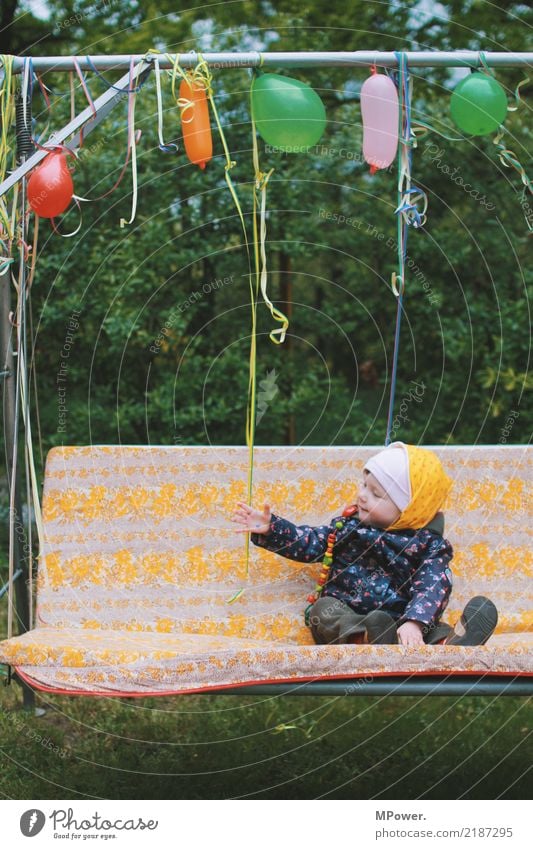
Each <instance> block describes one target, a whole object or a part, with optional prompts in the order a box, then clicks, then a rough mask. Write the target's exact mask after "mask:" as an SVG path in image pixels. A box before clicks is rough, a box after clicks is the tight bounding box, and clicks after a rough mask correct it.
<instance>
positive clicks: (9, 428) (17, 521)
mask: <svg viewBox="0 0 533 849" xmlns="http://www.w3.org/2000/svg"><path fill="white" fill-rule="evenodd" d="M16 124H17V127H16V130H17V161H18V162H19V163H23V162H24V160H25V159H26V157H27V156H28V154H29V153H31V151H32V150H33V145H32V144H31V102H29V101H28V102H27V103H26V122H25V121H24V110H23V100H22V96H20V95H18V96H17V98H16ZM25 192H26V180H25V179H23V180H22V185H21V208H22V210H23V213H22V217H23V215H24V208H25V202H26V199H25ZM20 257H21V259H20V262H21V266H22V273H23V274H24V272H25V269H24V267H23V266H24V251H23V249H22V248H20ZM0 287H1V288H0V354H1V356H2V365H3V369H4V372H5V376H4V396H3V419H4V443H5V454H6V471H7V478H8V483H9V489H10V492H11V489H12V488H13V489H14V492H13V505H14V507H13V514H11V511H10V518H9V524H10V534H11V535H12V537H13V554H14V558H13V566H14V575H13V579H14V583H15V585H14V589H15V600H16V612H17V626H18V632H19V634H20V633H24V632H25V631H27V630H28V629H29V627H30V608H29V599H28V581H29V580H31V568H32V553H31V552H28V554H27V555H25V553H24V540H25V535H24V521H23V513H22V499H21V486H20V474H19V468H20V467H19V466H18V464H15V462H14V458H15V456H16V453H17V449H18V439H19V428H18V420H19V411H18V409H17V407H18V399H17V385H16V364H15V355H14V351H13V336H14V328H13V326H12V324H11V321H10V313H11V275H10V271H9V269H8V270H7V272H6V273H5V274H4V275H2V277H0ZM21 297H23V298H24V297H25V291H23V292H22V293H21ZM23 312H24V310H23ZM21 331H22V337H21V338H22V340H24V334H25V328H24V327H21ZM18 355H20V352H18ZM27 507H28V511H29V510H30V505H27ZM28 518H29V520H31V519H30V514H29V517H28ZM15 576H16V577H17V580H15ZM22 694H23V705H24V708H25V709H26V710H33V708H34V707H35V696H34V693H33V690H32V689H31V687H29V686H28V685H27V684H26V683H25V682H22Z"/></svg>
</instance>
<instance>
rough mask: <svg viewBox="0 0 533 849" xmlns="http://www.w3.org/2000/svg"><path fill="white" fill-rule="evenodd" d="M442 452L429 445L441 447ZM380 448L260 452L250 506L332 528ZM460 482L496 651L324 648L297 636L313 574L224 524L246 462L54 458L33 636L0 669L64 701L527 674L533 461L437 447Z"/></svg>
mask: <svg viewBox="0 0 533 849" xmlns="http://www.w3.org/2000/svg"><path fill="white" fill-rule="evenodd" d="M430 447H431V446H430ZM377 450H379V448H377V447H369V448H350V447H327V448H321V447H287V446H277V447H272V448H271V447H261V446H260V447H256V448H255V449H254V496H253V503H254V504H255V505H258V506H261V505H262V504H263V503H265V502H267V503H268V504H270V505H271V507H272V509H273V510H274V512H276V513H277V514H278V515H282V516H286V517H287V518H290V519H291V520H292V521H294V522H296V523H297V524H300V523H307V524H323V523H324V522H327V521H329V519H330V518H331V517H332V516H334V515H337V514H339V513H340V512H342V509H343V507H344V506H345V505H346V504H348V503H353V501H354V499H355V497H356V493H357V483H358V480H359V478H360V476H361V472H362V468H363V465H364V463H365V461H366V459H367V458H368V457H370V456H371V455H372V454H374V453H376V451H377ZM434 450H436V452H437V454H438V455H439V456H440V458H441V460H442V461H443V464H444V466H445V468H446V471H447V472H448V474H450V476H451V477H452V478H453V479H454V481H455V485H454V488H453V490H452V493H451V494H450V496H449V499H448V503H447V504H446V505H445V507H444V511H445V515H446V529H445V536H446V537H447V538H448V539H449V540H450V541H451V543H452V545H453V547H454V550H455V556H454V559H453V561H452V564H451V565H452V572H453V575H454V588H453V592H452V596H451V599H450V602H449V605H448V608H447V610H446V612H445V615H444V619H445V620H446V621H448V622H450V623H452V624H453V623H455V622H456V621H457V619H458V618H459V616H460V614H461V611H462V609H463V607H464V604H465V603H466V601H468V599H469V598H470V597H471V596H473V595H480V594H481V595H488V596H489V597H490V598H491V599H492V600H493V601H494V602H495V604H496V606H497V607H498V610H499V623H498V628H497V630H496V633H495V635H494V636H493V637H492V638H491V639H490V640H489V642H488V643H487V644H486V645H485V646H479V647H472V648H464V647H459V646H423V647H419V648H416V649H414V648H407V647H403V646H370V645H349V646H315V645H314V644H313V640H312V638H311V635H310V632H309V630H308V629H307V628H306V627H305V625H304V622H303V610H304V608H305V606H306V596H307V594H308V593H309V591H310V590H311V589H312V587H313V586H314V582H315V578H316V576H317V572H318V568H319V567H318V565H317V564H302V563H296V562H294V561H289V560H286V559H284V558H281V557H278V556H276V555H275V554H272V553H270V552H268V551H265V550H264V549H260V548H255V547H254V546H252V545H250V546H249V551H248V554H249V561H248V562H247V546H246V539H245V536H244V535H243V534H238V533H236V532H235V526H234V525H233V524H232V523H231V522H230V521H229V516H230V514H231V513H232V512H233V509H234V507H235V503H236V502H237V501H240V500H246V491H247V475H248V449H247V448H245V447H220V446H211V447H201V446H182V447H145V446H129V447H128V446H91V447H62V448H55V449H53V450H52V451H51V452H50V453H49V455H48V458H47V464H46V474H45V487H44V497H43V522H44V533H45V539H44V544H43V548H42V551H41V556H40V561H39V572H38V588H37V613H36V618H37V627H36V628H34V629H33V630H32V631H30V632H29V633H27V634H24V635H22V636H19V637H14V638H12V639H11V640H8V641H4V642H3V643H0V662H3V663H9V664H10V665H12V666H14V667H16V668H17V670H18V671H19V672H20V674H21V676H24V677H26V678H27V679H28V680H31V682H32V683H33V684H34V685H35V686H41V687H45V688H50V689H56V690H64V691H68V692H86V693H90V692H92V693H99V692H102V693H121V692H124V693H128V694H147V693H152V692H153V693H163V692H186V691H191V690H202V689H210V688H217V687H224V686H231V685H236V684H249V683H253V682H259V681H261V682H264V681H294V680H316V679H321V678H323V679H324V678H350V677H352V678H356V677H360V676H368V675H386V674H389V675H390V674H397V675H405V674H424V675H427V674H449V673H450V672H456V673H469V674H477V673H479V674H484V675H485V674H494V675H502V674H514V675H531V674H533V664H532V654H531V647H532V643H533V621H532V616H531V609H532V604H531V590H530V585H531V582H530V577H531V546H530V538H529V534H530V532H529V527H530V525H531V517H530V515H529V514H530V513H531V498H530V497H528V491H527V490H528V484H529V481H530V480H531V473H530V466H529V465H528V464H529V463H530V459H531V453H530V451H529V450H528V449H527V448H525V447H524V446H494V447H491V446H489V447H487V446H480V447H470V446H468V447H467V446H464V447H446V448H436V449H434Z"/></svg>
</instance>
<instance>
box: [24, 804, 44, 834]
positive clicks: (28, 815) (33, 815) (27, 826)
mask: <svg viewBox="0 0 533 849" xmlns="http://www.w3.org/2000/svg"><path fill="white" fill-rule="evenodd" d="M45 822H46V817H45V815H44V814H43V812H42V811H39V810H38V809H37V808H30V810H29V811H24V813H23V814H22V816H21V818H20V830H21V832H22V833H23V835H24V837H35V835H36V834H39V832H40V831H41V830H42V828H43V826H44V824H45Z"/></svg>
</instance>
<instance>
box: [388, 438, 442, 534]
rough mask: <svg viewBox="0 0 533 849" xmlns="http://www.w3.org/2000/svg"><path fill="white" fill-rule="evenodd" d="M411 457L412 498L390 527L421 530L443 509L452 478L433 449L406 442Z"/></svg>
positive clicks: (408, 456) (390, 528)
mask: <svg viewBox="0 0 533 849" xmlns="http://www.w3.org/2000/svg"><path fill="white" fill-rule="evenodd" d="M404 447H405V449H406V450H407V458H408V461H409V480H410V483H411V493H412V498H411V501H410V502H409V504H408V505H407V507H406V508H405V510H403V512H402V513H401V514H400V517H399V518H398V519H397V520H396V521H395V522H394V524H393V525H390V526H389V527H388V528H387V530H388V531H395V530H401V529H402V528H411V530H415V531H416V530H418V529H419V528H423V527H424V526H425V525H427V524H428V522H430V521H431V520H432V519H433V517H434V516H435V514H436V513H438V511H439V510H440V508H441V507H442V505H443V504H444V501H445V500H446V496H447V495H448V493H449V492H450V490H451V488H452V486H453V481H452V479H451V478H450V477H448V475H447V474H446V472H445V471H444V469H443V467H442V463H441V461H440V460H439V458H438V457H437V455H436V454H434V453H433V451H429V450H428V449H427V448H419V447H418V445H404Z"/></svg>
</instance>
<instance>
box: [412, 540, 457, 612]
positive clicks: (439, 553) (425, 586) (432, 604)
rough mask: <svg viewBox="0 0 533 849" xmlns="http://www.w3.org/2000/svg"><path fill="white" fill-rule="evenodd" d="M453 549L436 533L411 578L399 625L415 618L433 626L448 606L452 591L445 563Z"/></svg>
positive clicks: (449, 559) (450, 577) (449, 571)
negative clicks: (409, 593) (409, 589)
mask: <svg viewBox="0 0 533 849" xmlns="http://www.w3.org/2000/svg"><path fill="white" fill-rule="evenodd" d="M452 557H453V549H452V547H451V545H450V543H449V542H448V540H446V539H443V538H442V537H440V536H437V537H436V538H435V539H433V540H432V541H431V542H430V544H429V546H428V550H427V554H426V556H425V558H424V559H423V560H422V562H421V564H420V566H419V567H418V569H417V570H416V572H415V573H414V574H413V575H412V578H411V598H410V599H409V602H408V603H407V607H406V608H405V610H404V613H403V615H402V617H401V620H400V624H401V623H403V622H405V621H406V620H407V619H415V620H416V621H417V622H422V623H423V624H424V625H436V624H437V622H438V621H439V620H440V618H441V616H442V614H443V613H444V611H445V609H446V607H447V606H448V599H449V598H450V593H451V591H452V580H453V579H452V572H451V569H450V567H449V565H448V564H449V563H450V561H451V559H452Z"/></svg>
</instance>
